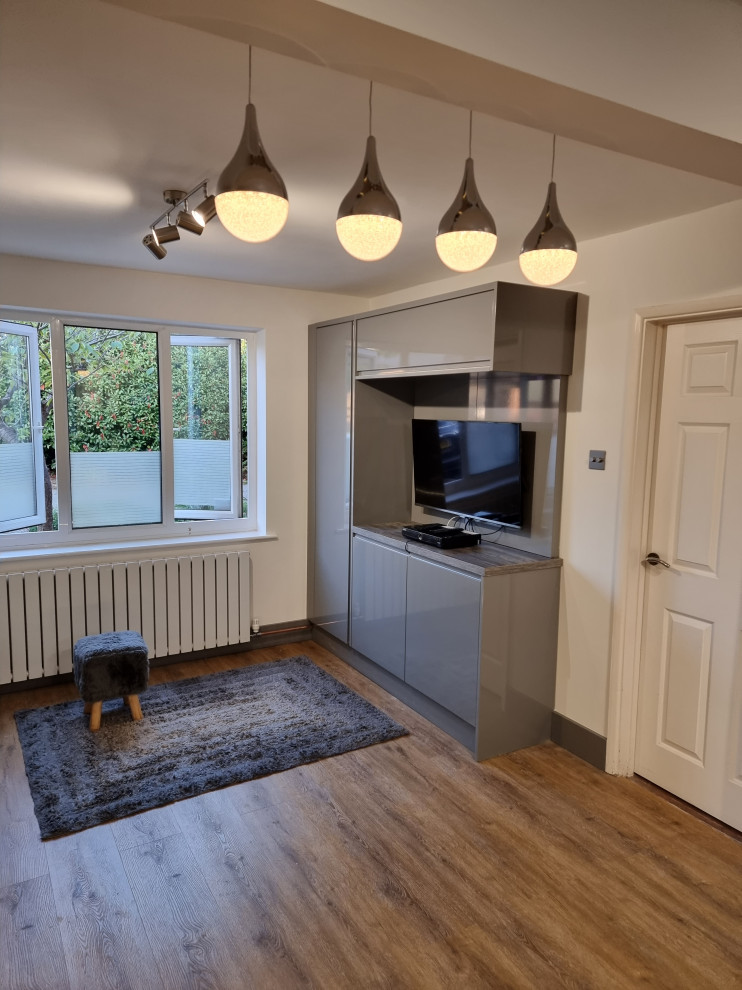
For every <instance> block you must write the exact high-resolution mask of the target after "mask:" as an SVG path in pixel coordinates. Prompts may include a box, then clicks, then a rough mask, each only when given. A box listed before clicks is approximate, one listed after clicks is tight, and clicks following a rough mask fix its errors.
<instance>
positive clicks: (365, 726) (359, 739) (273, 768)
mask: <svg viewBox="0 0 742 990" xmlns="http://www.w3.org/2000/svg"><path fill="white" fill-rule="evenodd" d="M140 700H141V703H142V712H143V714H144V719H143V720H142V721H141V722H133V721H132V719H131V715H130V713H129V710H128V708H124V707H123V702H122V700H121V699H120V698H119V699H116V700H115V701H107V702H105V703H104V705H103V721H102V723H101V728H100V730H99V731H98V732H91V731H90V730H89V729H88V716H87V715H84V714H83V703H82V701H69V702H66V703H64V704H61V705H52V706H51V707H49V708H33V709H28V710H25V711H19V712H16V715H15V719H16V723H17V726H18V735H19V737H20V740H21V746H22V748H23V758H24V760H25V762H26V774H27V776H28V780H29V783H30V785H31V794H32V796H33V802H34V809H35V811H36V817H37V819H38V822H39V827H40V829H41V837H42V838H43V839H50V838H53V837H54V836H58V835H65V834H67V833H70V832H79V831H80V830H81V829H85V828H90V827H91V826H93V825H100V824H102V823H103V822H110V821H115V820H116V819H117V818H123V817H125V816H126V815H133V814H135V813H136V812H139V811H145V810H147V809H148V808H156V807H159V806H160V805H163V804H169V803H170V802H171V801H179V800H181V799H182V798H187V797H193V796H194V795H196V794H202V793H204V792H205V791H212V790H216V789H217V788H220V787H226V786H228V785H229V784H237V783H240V782H241V781H245V780H253V779H254V778H255V777H264V776H266V775H267V774H271V773H276V772H278V771H280V770H288V769H289V768H290V767H296V766H299V765H301V764H303V763H313V762H314V761H315V760H321V759H324V758H325V757H327V756H336V755H337V754H338V753H346V752H348V751H349V750H352V749H360V748H362V747H363V746H371V745H373V744H374V743H378V742H385V741H387V740H389V739H397V738H399V737H400V736H404V735H407V730H406V729H405V728H403V727H402V726H401V725H398V724H397V723H396V722H394V721H393V720H392V719H391V718H389V716H388V715H385V714H384V713H383V712H381V711H379V710H378V708H374V706H373V705H372V704H370V703H369V702H368V701H366V700H365V699H364V698H361V697H360V696H359V695H357V694H356V693H355V692H354V691H351V690H350V689H349V688H347V687H345V686H344V685H342V684H340V683H339V682H338V681H336V680H335V678H334V677H332V676H331V675H330V674H328V673H326V672H325V671H324V670H322V669H320V668H319V667H318V666H317V665H316V664H314V663H312V661H311V660H310V659H309V658H308V657H303V656H302V657H293V658H291V659H290V660H277V661H273V662H269V663H260V664H254V665H253V666H249V667H240V668H238V669H237V670H227V671H224V672H221V673H218V674H208V675H206V676H204V677H194V678H191V679H189V680H184V681H174V682H173V683H170V684H159V685H157V686H155V687H151V688H149V690H147V691H145V692H144V693H143V694H142V695H141V698H140Z"/></svg>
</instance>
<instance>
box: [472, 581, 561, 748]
mask: <svg viewBox="0 0 742 990" xmlns="http://www.w3.org/2000/svg"><path fill="white" fill-rule="evenodd" d="M559 580H560V571H559V569H558V568H551V569H545V570H534V571H521V572H518V573H515V574H503V575H497V576H492V577H486V578H485V579H484V608H483V609H482V656H481V662H480V674H479V717H478V719H477V738H476V757H477V759H478V760H484V759H487V758H488V757H490V756H494V755H495V754H497V753H507V752H510V751H511V750H514V749H520V748H522V747H523V746H534V745H535V744H536V743H539V742H544V741H545V740H547V739H548V738H549V736H550V734H551V713H552V711H553V710H554V692H555V687H556V653H557V629H558V622H559Z"/></svg>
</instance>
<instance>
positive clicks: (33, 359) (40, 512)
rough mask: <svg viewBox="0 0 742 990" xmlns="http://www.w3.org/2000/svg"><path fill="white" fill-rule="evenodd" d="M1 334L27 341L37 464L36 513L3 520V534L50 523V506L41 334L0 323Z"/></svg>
mask: <svg viewBox="0 0 742 990" xmlns="http://www.w3.org/2000/svg"><path fill="white" fill-rule="evenodd" d="M0 333H7V334H12V335H13V336H16V337H25V338H26V357H27V360H28V387H29V390H30V393H31V394H30V400H31V401H30V406H31V408H30V410H29V412H30V421H31V443H32V445H33V463H34V493H35V495H36V512H35V513H33V514H31V515H29V516H23V517H22V518H19V519H5V520H0V534H3V533H6V532H8V531H9V530H12V529H25V528H26V527H27V526H38V525H43V523H44V522H45V521H46V506H45V503H44V445H43V438H42V435H41V434H42V424H41V378H40V374H39V335H38V332H37V331H36V329H35V328H34V327H27V326H24V325H23V324H22V323H14V322H13V321H12V320H2V321H0Z"/></svg>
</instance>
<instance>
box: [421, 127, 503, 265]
mask: <svg viewBox="0 0 742 990" xmlns="http://www.w3.org/2000/svg"><path fill="white" fill-rule="evenodd" d="M471 128H472V111H471V110H470V111H469V157H468V158H467V159H466V164H465V165H464V178H463V179H462V181H461V187H460V188H459V191H458V192H457V193H456V199H454V201H453V203H452V204H451V206H450V207H449V208H448V210H446V212H445V213H444V214H443V219H442V220H441V222H440V224H439V225H438V234H437V236H436V239H435V249H436V251H437V252H438V257H439V258H440V259H441V261H442V262H443V264H444V265H447V266H448V267H449V268H451V269H453V271H455V272H473V271H475V270H476V269H477V268H481V267H482V265H485V264H486V263H487V262H488V261H489V260H490V258H491V257H492V255H493V253H494V250H495V247H496V246H497V228H496V227H495V221H494V219H493V217H492V214H491V213H490V211H489V210H488V209H487V207H486V206H485V205H484V203H482V201H481V199H480V197H479V190H478V189H477V184H476V182H475V181H474V160H473V158H472V156H471Z"/></svg>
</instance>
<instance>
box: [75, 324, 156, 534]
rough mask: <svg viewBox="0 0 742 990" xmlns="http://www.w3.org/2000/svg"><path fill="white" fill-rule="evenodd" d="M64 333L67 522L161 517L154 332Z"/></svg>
mask: <svg viewBox="0 0 742 990" xmlns="http://www.w3.org/2000/svg"><path fill="white" fill-rule="evenodd" d="M64 335H65V361H66V367H67V409H68V416H69V441H70V470H71V498H72V525H73V527H75V528H80V527H89V526H132V525H135V524H146V523H159V522H162V494H161V492H162V488H161V484H162V482H161V462H160V461H161V459H160V395H159V388H160V382H159V372H158V365H157V354H158V351H157V334H156V333H153V332H152V331H147V330H120V329H116V328H111V327H75V326H65V328H64Z"/></svg>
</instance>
